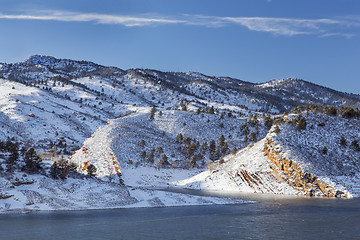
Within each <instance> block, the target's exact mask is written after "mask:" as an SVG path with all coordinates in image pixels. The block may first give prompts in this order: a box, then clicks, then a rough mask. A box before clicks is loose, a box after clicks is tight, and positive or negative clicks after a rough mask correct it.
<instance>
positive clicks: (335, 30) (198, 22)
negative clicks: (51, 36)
mask: <svg viewBox="0 0 360 240" xmlns="http://www.w3.org/2000/svg"><path fill="white" fill-rule="evenodd" d="M0 19H21V20H43V21H63V22H93V23H97V24H117V25H122V26H126V27H142V26H154V25H155V26H156V25H161V24H162V25H164V24H183V25H195V26H205V27H216V28H219V27H227V26H234V25H238V26H241V27H245V28H247V29H249V30H251V31H258V32H267V33H271V34H275V35H281V36H294V35H316V36H318V37H330V36H343V37H346V38H351V37H352V36H354V34H353V33H352V32H351V31H352V30H354V29H358V28H360V16H349V17H342V18H334V19H330V18H321V19H299V18H270V17H218V16H204V15H182V16H178V17H159V16H150V15H141V16H135V15H134V16H129V15H110V14H98V13H78V12H68V11H35V12H26V13H22V14H3V13H0ZM339 30H341V31H339ZM349 32H350V33H349Z"/></svg>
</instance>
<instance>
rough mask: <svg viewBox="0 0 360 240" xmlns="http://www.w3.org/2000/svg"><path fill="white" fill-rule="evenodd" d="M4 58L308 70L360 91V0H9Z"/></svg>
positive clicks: (278, 74) (0, 57)
mask: <svg viewBox="0 0 360 240" xmlns="http://www.w3.org/2000/svg"><path fill="white" fill-rule="evenodd" d="M0 4H1V8H0V29H1V32H2V33H1V36H0V62H7V63H11V62H18V61H24V60H25V59H26V58H28V57H29V56H31V55H34V54H42V55H51V56H54V57H57V58H70V59H77V60H90V61H94V62H96V63H99V64H103V65H112V66H117V67H120V68H122V69H128V68H137V67H140V68H141V67H142V68H153V69H158V70H162V71H184V72H186V71H198V72H202V73H204V74H207V75H215V76H231V77H236V78H239V79H242V80H246V81H250V82H265V81H269V80H272V79H280V78H288V77H294V78H302V79H304V80H307V81H311V82H314V83H317V84H320V85H324V86H327V87H330V88H334V89H337V90H340V91H346V92H351V93H358V94H360V64H359V63H360V1H358V0H326V1H325V0H221V1H212V0H116V1H115V0H102V1H93V0H72V1H69V0H61V1H45V0H37V1H36V0H32V1H29V0H27V1H25V0H0Z"/></svg>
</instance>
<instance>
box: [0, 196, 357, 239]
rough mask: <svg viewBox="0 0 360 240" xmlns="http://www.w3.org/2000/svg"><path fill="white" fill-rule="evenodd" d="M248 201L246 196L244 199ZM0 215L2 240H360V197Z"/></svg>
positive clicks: (271, 199) (270, 198) (257, 199)
mask: <svg viewBox="0 0 360 240" xmlns="http://www.w3.org/2000/svg"><path fill="white" fill-rule="evenodd" d="M243 198H244V196H243ZM245 198H247V200H255V201H256V202H255V203H251V204H238V205H216V206H190V207H164V208H138V209H111V210H87V211H61V212H37V213H30V214H13V215H0V239H6V240H9V239H18V240H20V239H27V240H28V239H39V240H40V239H360V199H358V198H357V199H350V200H344V199H309V198H283V197H269V196H268V197H262V198H259V197H258V196H257V197H253V196H248V197H245Z"/></svg>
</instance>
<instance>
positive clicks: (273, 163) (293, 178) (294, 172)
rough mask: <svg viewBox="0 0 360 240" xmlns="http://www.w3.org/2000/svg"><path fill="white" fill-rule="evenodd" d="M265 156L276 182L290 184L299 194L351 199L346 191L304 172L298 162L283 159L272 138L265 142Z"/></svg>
mask: <svg viewBox="0 0 360 240" xmlns="http://www.w3.org/2000/svg"><path fill="white" fill-rule="evenodd" d="M264 154H265V156H266V157H267V158H268V159H269V164H270V168H271V169H272V171H273V176H276V180H277V181H280V182H285V183H287V184H289V185H290V186H291V187H293V188H294V189H295V190H296V191H297V192H298V193H299V194H304V195H305V196H310V197H311V196H321V197H340V198H348V197H350V195H349V193H348V192H347V191H344V189H340V188H336V187H334V186H330V185H328V184H327V183H326V182H325V181H323V180H321V179H319V178H318V177H317V176H315V175H313V174H311V173H309V172H306V171H304V170H303V169H302V168H301V166H299V164H297V163H296V161H292V160H289V159H287V158H286V157H283V155H282V152H281V151H280V150H279V149H278V148H276V147H275V144H274V141H272V140H271V139H270V138H266V140H265V144H264Z"/></svg>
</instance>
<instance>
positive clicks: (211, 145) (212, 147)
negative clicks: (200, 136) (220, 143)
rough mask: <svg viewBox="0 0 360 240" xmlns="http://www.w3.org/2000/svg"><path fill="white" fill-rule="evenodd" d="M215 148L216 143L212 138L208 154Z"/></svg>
mask: <svg viewBox="0 0 360 240" xmlns="http://www.w3.org/2000/svg"><path fill="white" fill-rule="evenodd" d="M215 149H216V143H215V141H214V140H211V142H210V146H209V150H210V154H213V153H214V152H215Z"/></svg>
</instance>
